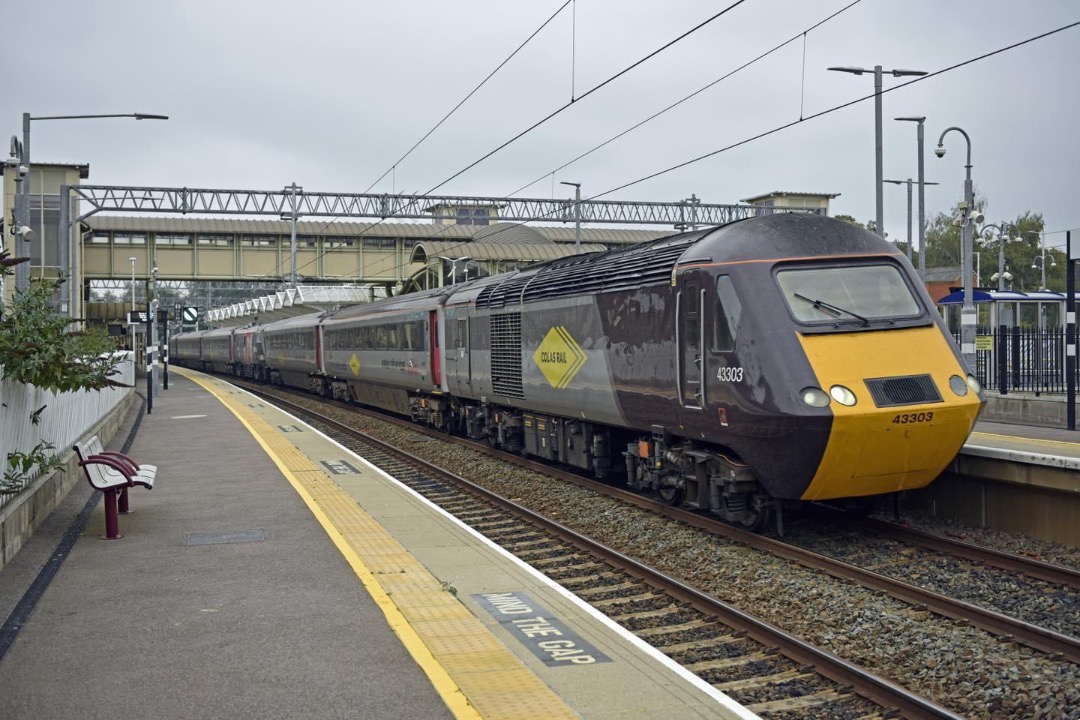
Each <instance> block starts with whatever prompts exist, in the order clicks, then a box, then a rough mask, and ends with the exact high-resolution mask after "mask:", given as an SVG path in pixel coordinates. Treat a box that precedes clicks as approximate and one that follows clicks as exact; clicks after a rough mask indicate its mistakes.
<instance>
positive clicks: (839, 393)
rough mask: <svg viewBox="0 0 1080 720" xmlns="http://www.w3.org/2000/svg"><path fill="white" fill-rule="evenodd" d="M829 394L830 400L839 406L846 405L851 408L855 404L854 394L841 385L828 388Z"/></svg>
mask: <svg viewBox="0 0 1080 720" xmlns="http://www.w3.org/2000/svg"><path fill="white" fill-rule="evenodd" d="M829 394H830V395H832V399H833V400H835V401H836V402H838V403H840V404H841V405H847V406H848V407H851V406H852V405H854V404H855V393H853V392H851V390H849V389H848V388H846V387H844V386H843V385H833V386H832V387H831V388H829Z"/></svg>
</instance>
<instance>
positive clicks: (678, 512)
mask: <svg viewBox="0 0 1080 720" xmlns="http://www.w3.org/2000/svg"><path fill="white" fill-rule="evenodd" d="M301 395H302V396H306V397H311V396H310V395H309V394H307V393H302V394H301ZM321 400H322V401H326V400H325V398H321ZM342 405H343V406H344V407H348V408H349V409H350V410H352V411H355V412H361V413H364V414H366V415H369V416H371V417H376V418H378V419H380V420H382V421H384V422H392V423H395V424H398V425H400V426H401V427H405V428H409V429H410V430H412V431H414V432H418V433H423V434H429V435H432V436H434V437H439V438H441V439H443V440H448V441H452V442H458V443H462V444H465V445H468V446H469V447H471V448H472V449H474V450H476V451H478V452H481V453H484V454H487V455H488V456H490V457H495V458H498V459H499V460H501V461H503V462H509V463H512V464H514V465H517V466H519V467H524V468H527V469H530V470H533V471H535V472H539V473H541V474H544V475H548V476H550V477H556V478H558V479H560V480H565V481H567V482H571V483H574V484H576V485H579V486H581V487H585V488H588V489H590V490H592V491H594V492H597V493H601V494H603V495H606V496H608V497H611V498H614V499H617V500H620V501H622V502H625V503H627V504H630V505H633V506H635V507H639V508H642V509H645V510H650V511H652V512H657V513H660V514H662V515H664V516H666V517H669V518H671V519H673V520H677V521H680V522H684V523H686V524H688V525H690V526H692V527H696V528H698V529H701V530H705V531H707V532H710V533H713V534H715V535H721V536H724V537H726V538H728V539H730V540H733V541H735V542H739V543H742V544H744V545H746V546H748V547H752V548H754V549H756V550H760V551H762V552H767V553H770V554H772V555H776V556H778V557H783V558H785V559H787V560H791V561H793V562H796V563H799V564H800V565H803V566H804V567H809V568H813V569H815V570H820V571H821V572H824V573H826V574H828V575H831V576H833V577H836V578H841V579H844V580H850V581H852V582H855V583H857V584H858V585H861V586H863V587H866V588H869V589H873V590H879V591H881V592H884V593H887V594H888V595H890V596H892V597H894V598H897V599H899V600H902V601H904V602H907V603H910V604H912V605H914V606H916V607H922V608H925V609H927V610H929V611H931V612H933V613H935V614H937V615H941V616H943V617H947V618H951V619H953V620H959V621H963V622H968V623H971V624H972V625H974V626H975V627H978V628H980V629H982V630H986V631H988V632H991V633H993V634H995V635H998V636H1001V637H1003V638H1006V639H1008V640H1010V641H1012V642H1017V643H1020V644H1022V645H1026V646H1028V647H1032V648H1035V649H1037V650H1041V651H1043V652H1047V653H1050V654H1052V655H1053V654H1057V655H1060V656H1061V657H1062V658H1064V659H1067V660H1069V661H1070V662H1074V663H1080V639H1078V638H1074V637H1070V636H1068V635H1064V634H1062V633H1059V632H1055V631H1053V630H1049V629H1047V628H1043V627H1039V626H1038V625H1033V624H1031V623H1027V622H1024V621H1023V620H1018V619H1016V618H1012V617H1009V616H1008V615H1004V614H1002V613H999V612H995V611H993V610H988V609H986V608H981V607H979V606H977V605H973V604H971V603H967V602H964V601H962V600H957V599H955V598H950V597H948V596H946V595H942V594H941V593H937V592H934V591H933V590H928V589H926V588H921V587H918V586H916V585H911V584H910V583H905V582H903V581H901V580H897V579H895V578H891V577H888V576H887V575H882V574H880V573H876V572H873V571H872V570H866V569H865V568H860V567H858V566H856V565H851V564H850V563H845V562H843V561H841V560H836V559H834V558H830V557H827V556H825V555H821V554H818V553H815V552H813V551H811V550H805V549H803V548H800V547H796V546H794V545H789V544H787V543H784V542H781V541H779V540H774V539H772V538H768V537H765V536H763V535H758V534H757V533H753V532H749V531H746V530H740V529H739V528H737V527H734V526H732V525H729V524H727V523H725V522H722V521H720V520H718V519H713V518H710V517H707V516H705V515H701V514H698V513H695V512H691V511H689V510H683V509H680V508H676V507H671V506H670V505H667V504H664V503H661V502H658V501H656V500H652V499H650V498H647V497H645V496H643V495H641V494H639V493H635V492H631V491H628V490H621V489H619V488H616V487H612V486H611V485H607V484H605V483H602V482H598V481H595V480H590V479H588V478H585V477H582V476H580V475H577V474H574V473H572V472H569V471H566V470H562V469H559V468H556V467H552V466H551V465H545V464H543V463H540V462H537V461H535V460H529V459H527V458H522V457H520V456H518V455H515V454H511V453H505V452H503V451H500V450H496V449H493V448H491V447H488V446H487V445H485V444H482V443H477V442H475V441H471V440H466V439H463V438H458V437H454V436H450V435H446V434H445V433H441V432H438V431H435V430H430V429H428V428H424V427H423V426H420V425H417V424H416V423H413V422H409V421H407V420H402V419H399V418H392V417H388V416H387V415H385V414H383V413H379V412H376V411H373V410H369V409H366V408H360V407H357V406H355V405H346V404H342ZM305 412H311V411H307V410H305Z"/></svg>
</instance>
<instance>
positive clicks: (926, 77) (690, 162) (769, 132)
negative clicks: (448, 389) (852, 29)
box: [589, 21, 1080, 200]
mask: <svg viewBox="0 0 1080 720" xmlns="http://www.w3.org/2000/svg"><path fill="white" fill-rule="evenodd" d="M1078 25H1080V21H1077V22H1074V23H1070V24H1068V25H1063V26H1061V27H1059V28H1057V29H1055V30H1050V31H1048V32H1045V33H1041V34H1039V35H1036V36H1034V37H1030V38H1028V39H1027V40H1021V41H1019V42H1016V43H1013V44H1012V45H1007V46H1005V47H1003V48H1000V49H998V50H993V51H991V52H988V53H984V54H983V55H979V56H977V57H973V58H971V59H970V60H965V61H963V62H959V63H956V64H955V65H950V66H948V67H945V68H942V69H941V70H935V71H934V72H931V73H927V74H926V75H923V76H921V77H916V78H913V79H911V80H908V81H907V82H904V83H901V84H900V85H894V86H892V87H890V88H885V89H883V90H882V91H881V94H882V95H885V94H886V93H890V92H895V91H897V90H900V89H901V88H905V87H907V86H909V85H914V84H915V83H918V82H923V81H924V80H929V79H930V78H932V77H937V76H938V75H943V74H945V73H947V72H951V71H953V70H957V69H959V68H962V67H964V66H965V65H971V64H972V63H976V62H979V61H980V60H985V59H986V58H989V57H993V56H995V55H1000V54H1001V53H1003V52H1008V51H1009V50H1015V49H1016V48H1018V47H1021V46H1023V45H1027V44H1028V43H1032V42H1035V41H1036V40H1042V39H1043V38H1047V37H1050V36H1051V35H1055V34H1057V33H1059V32H1063V31H1065V30H1069V29H1071V28H1074V27H1077V26H1078ZM875 95H876V93H871V94H869V95H865V96H863V97H860V98H856V99H855V100H851V101H849V102H846V103H842V104H840V105H836V106H835V107H831V108H829V109H827V110H822V111H821V112H817V113H814V114H812V115H808V116H806V117H805V118H799V119H798V120H793V121H792V122H789V123H785V124H783V125H779V126H777V127H775V128H773V129H771V130H766V131H765V132H762V133H758V134H757V135H754V136H752V137H748V138H746V139H744V140H740V141H739V142H737V143H732V144H731V145H726V146H724V147H722V148H719V149H717V150H713V151H712V152H708V153H705V154H704V155H699V156H697V157H695V158H691V159H690V160H687V161H685V162H681V163H679V164H678V165H672V166H671V167H669V168H666V169H664V170H660V171H657V172H654V173H651V174H649V175H646V176H644V177H641V178H638V179H637V180H633V181H631V182H628V183H625V184H623V185H619V186H618V187H614V188H611V189H610V190H605V191H604V192H602V193H599V194H597V195H593V196H592V197H590V198H589V200H595V199H596V198H600V197H604V196H605V195H610V194H611V193H614V192H618V191H619V190H624V189H626V188H628V187H632V186H634V185H637V184H639V183H643V182H645V181H646V180H652V179H653V178H656V177H659V176H661V175H666V174H667V173H669V172H672V171H674V170H678V169H680V168H684V167H686V166H688V165H693V164H694V163H697V162H700V161H702V160H705V159H707V158H711V157H714V156H716V155H719V154H721V153H724V152H727V151H728V150H732V149H734V148H737V147H740V146H741V145H746V144H747V143H751V142H753V141H755V140H760V139H761V138H763V137H768V136H769V135H773V134H775V133H778V132H780V131H781V130H787V129H788V128H790V127H794V126H796V125H799V124H801V123H804V122H808V121H810V120H815V119H817V118H819V117H824V116H825V115H829V114H831V113H834V112H836V111H837V110H843V109H844V108H846V107H850V106H852V105H855V104H857V103H861V102H863V101H864V100H869V99H870V98H873V97H875Z"/></svg>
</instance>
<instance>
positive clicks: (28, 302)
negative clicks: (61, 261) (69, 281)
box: [0, 279, 124, 392]
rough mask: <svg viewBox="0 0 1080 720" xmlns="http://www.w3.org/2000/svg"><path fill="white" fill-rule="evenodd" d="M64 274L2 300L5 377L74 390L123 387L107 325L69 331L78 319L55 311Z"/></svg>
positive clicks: (0, 343) (0, 348)
mask: <svg viewBox="0 0 1080 720" xmlns="http://www.w3.org/2000/svg"><path fill="white" fill-rule="evenodd" d="M61 283H63V280H62V279H61V280H41V281H37V282H35V283H34V284H33V285H32V286H31V287H30V289H28V290H25V291H18V292H16V293H15V296H14V298H12V302H11V303H10V304H9V305H4V304H3V303H2V301H0V315H2V321H0V367H3V370H4V377H5V378H6V379H8V380H12V381H14V382H18V383H23V384H26V385H34V386H36V387H39V388H42V389H45V390H54V391H57V392H71V391H74V390H101V389H103V388H107V387H124V385H123V384H122V383H119V382H116V381H115V380H113V379H112V376H113V375H115V374H116V370H115V369H114V367H113V358H112V351H113V350H114V346H113V345H112V343H110V341H109V338H108V336H107V335H106V334H105V332H104V330H102V329H100V328H94V329H90V330H80V331H75V332H68V326H69V325H70V324H71V323H73V322H75V321H74V320H72V319H70V318H68V317H66V316H64V315H60V314H57V313H56V312H55V311H54V309H53V304H52V299H53V296H54V295H55V294H56V292H57V290H58V289H59V287H60V285H61Z"/></svg>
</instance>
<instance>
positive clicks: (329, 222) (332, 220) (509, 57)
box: [261, 0, 573, 277]
mask: <svg viewBox="0 0 1080 720" xmlns="http://www.w3.org/2000/svg"><path fill="white" fill-rule="evenodd" d="M571 2H573V0H565V2H563V4H562V5H560V6H559V8H558V9H557V10H556V11H555V12H554V13H552V14H551V17H549V18H548V19H547V20H545V21H544V22H543V23H541V24H540V27H538V28H536V29H535V30H533V31H532V33H531V34H530V35H529V37H527V38H525V41H524V42H522V43H521V44H520V45H518V46H517V48H516V49H515V50H514V51H513V52H512V53H510V54H509V55H507V56H506V59H504V60H503V61H502V62H501V63H499V64H498V65H497V66H496V67H495V69H494V70H492V71H491V72H490V73H488V75H487V77H485V78H484V79H483V80H481V81H480V84H478V85H477V86H476V87H475V88H473V89H472V90H471V91H470V92H469V94H468V95H466V96H465V97H464V98H462V99H461V101H460V102H458V104H457V105H455V106H454V107H453V108H452V109H451V110H450V112H448V113H446V115H445V116H443V119H442V120H440V121H439V122H437V123H435V125H434V126H433V127H432V128H431V129H430V130H428V131H427V132H426V133H425V134H424V136H423V137H421V138H420V139H419V140H417V141H416V142H415V143H414V144H413V146H412V147H411V148H409V149H408V151H406V152H405V154H404V155H402V156H401V157H399V158H398V159H397V160H396V161H395V162H394V164H393V165H391V166H390V167H389V168H387V169H386V172H384V173H383V174H382V175H380V176H379V177H378V178H377V179H376V180H375V182H373V183H371V185H369V186H368V188H367V190H364V192H363V193H362V194H364V195H366V194H367V193H369V192H371V188H373V187H375V186H376V185H378V184H379V181H381V180H382V179H383V178H384V177H386V176H387V175H388V174H390V173H391V172H393V171H394V170H395V169H396V168H397V166H398V165H400V164H401V162H402V161H403V160H404V159H405V158H407V157H409V155H411V154H412V152H413V151H414V150H416V148H418V147H420V145H421V144H422V143H423V142H424V141H425V140H427V139H428V138H429V137H430V136H431V134H432V133H434V132H435V131H436V130H438V129H439V127H440V126H441V125H442V124H443V123H445V122H446V121H447V120H449V119H450V116H451V115H453V114H454V113H455V112H457V111H458V109H459V108H461V106H462V105H464V104H465V103H466V102H467V101H468V100H469V98H471V97H472V96H473V95H475V94H476V93H477V91H478V90H480V88H482V87H484V85H485V84H487V81H488V80H490V79H491V78H493V77H494V76H495V74H496V73H498V72H499V70H502V68H503V67H504V66H505V65H506V64H507V63H508V62H510V60H512V59H513V58H514V56H515V55H517V54H518V53H519V52H521V50H522V49H523V48H524V47H525V46H526V45H528V44H529V43H530V42H531V41H532V39H533V38H535V37H536V36H537V35H538V34H540V31H541V30H543V29H544V28H545V27H547V26H548V25H549V24H550V23H551V21H552V20H554V19H555V18H556V17H558V15H559V13H561V12H562V11H563V10H565V9H566V6H567V5H569V4H570V3H571ZM341 217H343V216H340V215H339V216H335V217H332V218H330V219H329V220H327V221H326V222H325V223H324V224H323V225H322V226H320V227H319V229H318V230H316V231H315V234H316V235H318V234H320V233H321V232H322V231H323V230H325V229H326V228H328V227H330V226H331V225H333V224H334V223H335V222H336V221H338V220H339V219H341ZM384 219H385V218H384ZM380 222H381V220H380ZM375 224H376V225H377V224H378V223H375ZM284 264H285V261H282V262H279V263H278V264H277V266H276V267H275V268H274V269H273V270H272V271H271V272H270V273H266V274H264V275H262V276H261V277H271V276H273V275H276V274H277V272H278V271H279V270H281V269H282V266H283V265H284ZM305 267H306V265H305ZM298 269H299V268H298Z"/></svg>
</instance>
